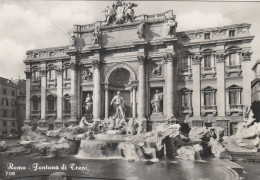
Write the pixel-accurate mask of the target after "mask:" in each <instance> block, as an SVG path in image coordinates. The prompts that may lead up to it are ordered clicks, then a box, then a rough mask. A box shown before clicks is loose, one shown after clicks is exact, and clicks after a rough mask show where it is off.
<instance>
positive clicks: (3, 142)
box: [0, 141, 6, 152]
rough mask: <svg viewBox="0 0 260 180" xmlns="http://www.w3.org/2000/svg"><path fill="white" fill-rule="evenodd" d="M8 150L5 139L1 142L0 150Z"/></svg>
mask: <svg viewBox="0 0 260 180" xmlns="http://www.w3.org/2000/svg"><path fill="white" fill-rule="evenodd" d="M4 151H6V143H5V141H1V142H0V152H4Z"/></svg>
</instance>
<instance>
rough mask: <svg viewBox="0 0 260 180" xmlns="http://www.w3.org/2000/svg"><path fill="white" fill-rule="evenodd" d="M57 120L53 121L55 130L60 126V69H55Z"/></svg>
mask: <svg viewBox="0 0 260 180" xmlns="http://www.w3.org/2000/svg"><path fill="white" fill-rule="evenodd" d="M56 71H57V119H56V120H55V121H54V123H55V128H59V127H61V126H62V124H63V123H62V67H57V68H56Z"/></svg>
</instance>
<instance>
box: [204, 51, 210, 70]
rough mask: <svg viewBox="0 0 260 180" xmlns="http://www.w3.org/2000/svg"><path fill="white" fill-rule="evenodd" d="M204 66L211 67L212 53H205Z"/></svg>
mask: <svg viewBox="0 0 260 180" xmlns="http://www.w3.org/2000/svg"><path fill="white" fill-rule="evenodd" d="M204 67H205V68H209V67H211V55H210V54H209V55H205V56H204Z"/></svg>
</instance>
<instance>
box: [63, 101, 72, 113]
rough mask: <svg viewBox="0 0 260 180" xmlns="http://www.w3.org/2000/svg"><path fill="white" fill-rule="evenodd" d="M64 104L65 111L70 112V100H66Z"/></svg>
mask: <svg viewBox="0 0 260 180" xmlns="http://www.w3.org/2000/svg"><path fill="white" fill-rule="evenodd" d="M63 103H64V110H65V111H70V108H71V106H70V100H69V99H64V101H63Z"/></svg>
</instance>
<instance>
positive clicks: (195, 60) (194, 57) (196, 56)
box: [191, 54, 203, 65]
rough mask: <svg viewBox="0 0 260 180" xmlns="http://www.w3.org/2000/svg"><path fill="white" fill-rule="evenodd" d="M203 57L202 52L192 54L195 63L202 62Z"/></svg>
mask: <svg viewBox="0 0 260 180" xmlns="http://www.w3.org/2000/svg"><path fill="white" fill-rule="evenodd" d="M202 58H203V56H202V55H201V54H194V55H192V56H191V60H192V64H193V65H196V64H200V62H201V60H202Z"/></svg>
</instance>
